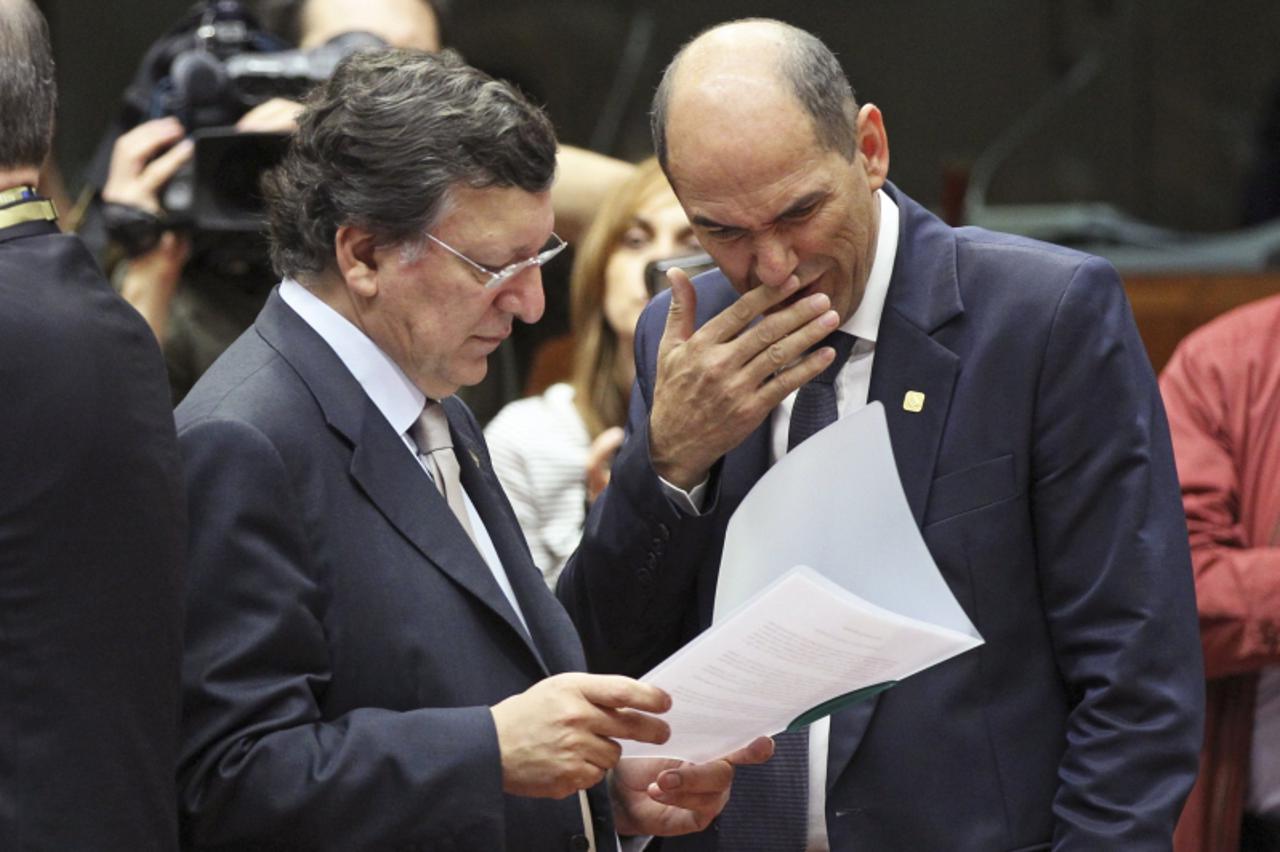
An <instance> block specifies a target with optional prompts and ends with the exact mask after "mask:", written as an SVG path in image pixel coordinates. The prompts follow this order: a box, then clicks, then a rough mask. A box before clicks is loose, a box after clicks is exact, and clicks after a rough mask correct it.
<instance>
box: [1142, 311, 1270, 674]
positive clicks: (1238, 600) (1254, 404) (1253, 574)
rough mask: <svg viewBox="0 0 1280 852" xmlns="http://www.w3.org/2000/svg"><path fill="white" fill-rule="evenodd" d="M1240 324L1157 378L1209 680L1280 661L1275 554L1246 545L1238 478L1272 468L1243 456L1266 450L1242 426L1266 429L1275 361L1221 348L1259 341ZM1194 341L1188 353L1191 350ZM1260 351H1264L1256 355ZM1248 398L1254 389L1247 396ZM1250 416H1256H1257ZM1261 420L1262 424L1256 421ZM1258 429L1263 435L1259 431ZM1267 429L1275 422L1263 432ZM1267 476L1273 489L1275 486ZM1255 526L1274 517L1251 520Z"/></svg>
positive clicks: (1261, 544) (1183, 353)
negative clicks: (1245, 338) (1248, 337)
mask: <svg viewBox="0 0 1280 852" xmlns="http://www.w3.org/2000/svg"><path fill="white" fill-rule="evenodd" d="M1257 331H1259V330H1258V329H1251V328H1243V327H1241V325H1240V324H1239V323H1237V324H1235V325H1231V326H1226V325H1224V326H1221V327H1220V328H1211V329H1206V332H1209V334H1207V335H1206V334H1203V333H1202V334H1201V335H1198V336H1197V337H1196V338H1193V339H1191V340H1188V341H1187V342H1186V343H1184V344H1183V345H1182V346H1181V347H1179V348H1178V350H1177V352H1175V353H1174V356H1173V358H1172V360H1170V362H1169V364H1168V365H1167V366H1166V368H1165V370H1164V372H1163V374H1162V375H1161V377H1160V388H1161V391H1162V392H1163V394H1164V399H1165V405H1166V406H1167V408H1168V413H1169V427H1170V429H1171V431H1172V433H1173V445H1174V449H1175V450H1176V451H1177V457H1178V475H1179V478H1180V479H1181V482H1182V505H1183V508H1184V509H1185V511H1186V515H1187V526H1188V528H1189V532H1190V536H1191V560H1192V563H1193V565H1194V567H1195V577H1196V596H1197V602H1198V605H1199V611H1200V632H1201V642H1202V643H1203V647H1204V655H1205V669H1206V674H1207V675H1208V676H1209V677H1211V678H1218V677H1225V676H1228V675H1235V674H1243V673H1247V672H1257V671H1258V670H1259V669H1260V668H1262V667H1263V666H1265V665H1274V664H1275V663H1276V662H1277V661H1280V635H1278V633H1277V630H1276V627H1275V624H1276V620H1277V616H1276V613H1278V612H1280V547H1277V546H1276V543H1275V542H1271V541H1265V540H1262V541H1258V540H1254V536H1253V535H1252V534H1251V532H1250V523H1249V519H1248V518H1247V516H1246V511H1247V510H1248V509H1252V508H1255V507H1253V506H1249V507H1248V508H1246V503H1247V500H1246V496H1245V494H1244V490H1245V489H1244V487H1243V482H1242V477H1247V476H1256V477H1262V478H1263V481H1265V478H1266V477H1268V475H1269V474H1268V473H1267V472H1266V468H1267V467H1269V466H1274V465H1275V463H1276V459H1274V458H1264V457H1249V456H1252V455H1253V454H1254V453H1256V451H1257V450H1256V448H1257V447H1260V446H1264V444H1263V442H1262V437H1263V436H1261V435H1258V436H1255V437H1254V440H1253V442H1252V443H1251V441H1250V435H1249V431H1250V426H1253V425H1255V422H1254V418H1260V419H1259V421H1258V422H1259V423H1266V422H1267V420H1268V419H1269V417H1268V415H1266V414H1263V412H1270V411H1272V410H1273V409H1274V406H1275V402H1274V401H1272V400H1271V399H1268V398H1267V397H1269V396H1270V393H1269V392H1267V391H1265V390H1264V388H1269V387H1271V386H1272V382H1274V378H1273V376H1274V375H1275V372H1276V368H1275V366H1274V362H1272V361H1270V360H1269V359H1268V360H1255V359H1254V358H1253V357H1251V353H1250V351H1249V348H1250V347H1247V346H1246V350H1245V351H1240V350H1239V349H1238V348H1237V347H1238V345H1239V342H1238V341H1236V340H1231V339H1229V338H1230V337H1233V336H1234V335H1237V334H1248V333H1250V332H1257ZM1193 342H1194V344H1195V345H1189V344H1192V343H1193ZM1264 351H1268V350H1264ZM1255 389H1256V390H1255ZM1255 412H1256V413H1255ZM1260 415H1261V417H1260ZM1264 428H1265V427H1264ZM1271 428H1274V422H1272V423H1271ZM1275 481H1276V480H1275V478H1274V477H1273V476H1272V478H1271V482H1273V483H1274V482H1275ZM1257 520H1261V523H1254V524H1252V526H1253V527H1255V528H1257V527H1263V526H1266V525H1267V524H1268V523H1271V524H1275V523H1280V518H1276V519H1257Z"/></svg>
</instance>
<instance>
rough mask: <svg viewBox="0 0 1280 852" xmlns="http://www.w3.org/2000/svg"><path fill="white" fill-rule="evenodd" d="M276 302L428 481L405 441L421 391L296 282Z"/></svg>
mask: <svg viewBox="0 0 1280 852" xmlns="http://www.w3.org/2000/svg"><path fill="white" fill-rule="evenodd" d="M280 298H281V299H283V300H284V303H285V304H286V305H288V306H289V307H290V308H292V309H293V311H294V312H295V313H296V314H297V315H298V316H300V317H302V321H303V322H305V323H306V324H307V325H309V326H311V328H312V329H314V330H315V333H316V334H318V335H320V337H321V338H322V339H323V340H324V342H325V343H327V344H329V348H330V349H332V350H333V351H334V354H336V355H337V356H338V360H340V361H342V363H343V365H344V366H345V367H346V368H347V369H348V370H349V371H350V372H351V375H352V376H354V377H355V380H356V381H357V382H359V383H360V387H361V388H363V389H364V392H365V393H366V394H368V396H369V399H370V400H372V401H373V404H374V406H376V407H377V409H378V410H379V411H381V412H382V416H383V417H385V418H387V422H388V423H390V424H391V428H392V429H394V430H395V431H396V433H397V434H398V435H399V436H400V440H402V441H403V442H404V445H405V449H406V450H407V451H408V452H410V453H412V455H413V458H414V459H415V460H416V461H417V463H418V464H419V465H420V466H421V467H422V470H423V472H424V473H426V474H427V475H428V476H430V473H428V472H427V467H426V462H425V461H424V460H423V459H422V457H421V456H420V455H419V454H418V445H417V444H416V443H414V441H413V439H412V438H410V437H409V427H411V426H412V425H413V424H414V423H416V422H417V420H418V415H419V414H421V413H422V408H423V406H424V405H426V403H427V398H426V396H425V395H424V394H423V393H422V391H420V390H418V388H417V386H416V385H414V384H413V382H411V381H409V377H408V376H406V375H405V374H404V371H403V370H401V369H400V367H399V365H397V364H396V362H395V361H392V360H391V358H390V356H388V355H387V353H385V352H383V351H382V350H381V349H379V348H378V346H377V344H375V343H374V342H373V341H372V340H370V339H369V338H368V337H367V336H366V335H365V333H364V332H362V331H361V330H360V329H358V328H356V327H355V326H354V325H352V324H351V322H350V321H349V320H347V318H346V317H344V316H342V314H340V313H338V312H337V311H335V310H334V309H333V308H331V307H329V306H328V305H326V304H325V303H324V302H323V301H321V300H320V298H319V297H318V296H316V295H315V294H314V293H312V292H311V291H310V290H308V289H307V288H306V287H303V286H302V285H301V284H299V283H298V282H297V281H294V280H293V279H292V278H286V279H284V281H282V282H281V283H280ZM462 493H463V498H464V499H465V501H466V504H467V516H468V517H469V518H470V519H471V530H472V531H473V532H474V533H475V541H476V548H477V549H478V550H479V551H480V555H481V556H482V557H483V558H484V561H485V564H487V565H488V566H489V570H490V571H491V572H493V579H494V580H496V581H497V582H498V587H499V588H501V589H502V593H503V594H504V595H506V597H507V600H508V601H509V602H510V603H511V607H512V609H514V610H515V612H516V617H517V618H519V619H520V623H521V624H522V625H523V626H524V629H525V632H526V633H528V632H529V625H528V624H527V623H525V620H524V613H523V612H522V611H521V609H520V604H519V602H518V601H517V600H516V594H515V591H514V590H513V589H512V588H511V580H510V579H509V578H508V577H507V572H506V569H504V568H503V567H502V560H501V559H499V558H498V551H497V549H495V548H494V546H493V539H492V538H490V537H489V531H488V530H487V529H485V526H484V521H482V520H481V519H480V513H479V512H477V511H476V507H475V504H473V503H472V502H471V496H470V495H469V494H467V493H466V488H463V490H462Z"/></svg>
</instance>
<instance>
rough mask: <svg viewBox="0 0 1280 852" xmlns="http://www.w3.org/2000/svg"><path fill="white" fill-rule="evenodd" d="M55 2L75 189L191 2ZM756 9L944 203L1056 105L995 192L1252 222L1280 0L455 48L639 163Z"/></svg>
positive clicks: (603, 34) (1209, 225)
mask: <svg viewBox="0 0 1280 852" xmlns="http://www.w3.org/2000/svg"><path fill="white" fill-rule="evenodd" d="M40 5H41V7H42V8H43V9H44V10H45V13H46V15H47V16H48V17H49V20H50V24H51V27H52V31H53V39H54V47H55V51H56V54H57V59H58V63H59V65H58V71H59V84H60V91H61V94H62V103H61V109H60V115H59V119H60V124H59V136H58V146H57V147H58V154H59V160H60V163H61V165H62V169H63V172H64V173H65V175H66V178H67V182H68V184H69V185H70V187H71V189H72V191H73V192H74V191H75V190H76V189H78V188H79V185H80V183H81V175H82V171H83V168H84V166H85V164H86V162H87V160H88V158H89V157H90V155H91V153H92V151H93V148H94V146H95V143H96V141H97V139H98V137H99V135H100V134H101V133H102V130H103V128H104V127H105V126H106V124H107V123H108V121H109V120H110V119H111V117H112V116H113V115H114V113H115V110H116V108H117V104H118V101H119V95H120V92H121V90H122V89H123V87H124V86H125V84H126V83H127V82H128V80H129V78H130V76H131V75H132V73H133V70H134V67H135V65H136V63H137V61H138V58H139V57H140V56H141V54H142V52H143V51H144V49H145V48H146V47H147V45H149V44H150V43H151V41H152V40H153V39H154V38H155V37H156V36H158V35H159V34H160V33H161V32H162V31H163V30H164V29H166V28H167V27H168V26H170V25H171V24H172V23H173V22H174V21H175V20H176V19H177V18H178V16H179V15H180V14H181V13H182V12H183V11H184V10H185V9H186V8H188V5H189V4H188V3H186V2H181V0H129V2H121V0H112V1H111V2H99V3H92V2H87V0H41V2H40ZM746 15H768V16H774V17H780V18H783V19H785V20H788V21H790V22H792V23H794V24H797V25H799V26H801V27H805V28H807V29H810V30H812V31H813V32H815V33H817V34H818V35H820V36H821V37H822V38H823V39H824V40H825V41H826V42H827V43H828V44H829V45H830V46H831V47H832V48H833V49H834V50H835V51H836V53H837V54H838V55H839V57H840V59H841V61H842V62H843V64H844V66H845V68H846V70H847V72H848V74H849V76H850V79H851V80H852V81H853V83H854V86H855V88H856V89H857V91H858V95H859V98H860V99H861V100H864V101H866V100H870V101H873V102H875V103H876V104H878V105H879V106H880V108H881V109H882V110H883V111H884V114H885V118H886V123H887V127H888V130H889V139H890V143H891V149H892V154H893V156H892V167H891V177H892V178H893V179H894V180H895V181H896V182H897V183H898V184H899V185H900V186H901V187H903V188H904V189H905V190H907V191H908V192H909V193H911V194H912V195H914V196H916V197H917V198H919V199H920V200H922V201H923V202H925V203H926V204H928V205H930V206H932V207H934V208H935V209H939V210H941V211H942V212H944V213H946V212H951V213H952V214H954V213H955V211H956V210H958V209H959V208H958V207H956V198H957V195H956V193H957V191H958V190H959V189H960V188H962V187H963V183H964V180H965V177H966V175H967V174H968V173H969V170H970V168H971V166H972V165H973V163H974V161H975V160H977V159H978V158H979V157H980V156H981V155H982V154H983V153H984V152H986V151H990V150H991V149H992V146H994V145H997V144H998V143H999V141H1000V140H1001V139H1002V137H1007V134H1009V133H1010V132H1011V131H1010V128H1012V127H1013V126H1014V125H1015V123H1017V122H1018V121H1019V119H1020V118H1022V117H1024V116H1026V115H1028V113H1029V112H1030V111H1032V110H1033V109H1037V104H1040V105H1041V106H1040V107H1039V108H1038V110H1039V112H1040V115H1041V117H1040V118H1039V119H1038V120H1035V121H1032V122H1030V123H1029V124H1028V125H1027V126H1026V127H1025V128H1024V129H1023V130H1022V131H1020V132H1018V133H1017V134H1016V136H1017V138H1016V141H1015V142H1014V143H1011V144H1007V145H1004V146H1002V147H1007V148H1008V154H1007V156H999V157H998V158H996V159H998V160H999V165H998V166H997V167H996V168H995V169H994V171H993V176H992V179H991V182H990V187H989V193H988V200H989V201H991V202H993V203H1005V202H1056V201H1064V200H1085V201H1108V202H1111V203H1113V204H1115V205H1116V206H1117V207H1119V208H1120V209H1121V210H1123V211H1125V212H1127V213H1129V214H1131V215H1133V216H1136V217H1137V218H1139V219H1142V220H1145V221H1150V222H1152V223H1154V224H1159V225H1163V226H1166V227H1172V228H1178V229H1187V230H1199V231H1221V230H1226V229H1231V228H1234V227H1237V226H1238V225H1239V224H1240V223H1241V221H1242V216H1243V212H1242V211H1243V204H1244V202H1243V196H1244V193H1245V190H1246V187H1247V184H1248V182H1249V180H1250V175H1251V170H1252V169H1253V168H1254V167H1255V163H1256V162H1257V158H1258V156H1259V133H1260V127H1261V123H1262V121H1263V116H1264V113H1265V111H1266V109H1267V106H1268V104H1269V102H1270V100H1271V99H1272V97H1273V92H1275V91H1276V87H1277V85H1278V84H1280V3H1277V2H1275V0H1220V2H1216V3H1207V2H1202V1H1200V0H971V2H965V3H955V2H943V0H933V2H923V0H894V2H885V0H880V2H875V1H874V0H868V2H863V3H852V2H843V1H842V0H822V2H814V0H808V2H742V0H737V2H728V0H686V2H675V0H654V2H642V0H543V2H537V3H530V2H514V0H505V2H504V0H486V2H475V0H455V2H454V11H453V19H452V22H451V23H452V27H451V32H450V34H449V42H450V44H452V45H453V46H454V47H456V48H458V49H459V50H461V51H462V53H463V54H464V55H465V56H466V57H467V58H468V59H469V60H470V61H471V62H472V63H474V64H476V65H478V66H480V67H482V68H484V69H486V70H488V71H490V72H491V73H494V74H496V75H499V76H505V77H508V78H510V79H513V80H515V81H516V82H518V83H520V84H521V85H522V86H523V87H524V88H525V89H526V90H527V91H529V92H530V93H531V94H533V95H534V96H535V97H536V98H537V99H539V100H540V101H542V102H543V103H545V104H546V105H547V107H548V108H549V111H550V113H551V115H552V117H553V118H554V120H555V122H556V125H557V127H558V129H559V131H560V134H561V137H562V139H563V140H564V141H566V142H571V143H575V144H578V145H583V146H587V147H591V148H594V149H596V150H600V151H603V152H605V153H610V154H614V155H617V156H620V157H624V158H627V159H637V158H639V157H642V156H644V155H646V154H648V153H649V140H648V133H647V127H646V124H645V121H646V118H645V109H646V107H647V104H648V99H649V95H650V93H651V92H652V89H653V86H654V85H655V83H656V80H657V77H658V74H659V73H660V71H661V69H662V67H663V65H664V64H665V63H666V61H667V60H668V59H669V58H670V56H671V54H672V53H673V52H674V50H675V49H676V48H677V47H678V46H679V45H680V44H681V43H682V42H683V41H684V40H685V39H687V38H688V37H689V36H690V35H692V34H694V33H696V32H697V31H698V30H699V29H701V28H703V27H705V26H707V25H709V24H711V23H715V22H717V21H721V20H726V19H728V18H731V17H741V16H746ZM1082 61H1083V62H1085V63H1086V64H1088V65H1089V67H1091V68H1092V69H1093V71H1092V73H1091V74H1088V75H1082V76H1083V77H1084V82H1083V84H1082V85H1080V86H1078V87H1077V88H1076V90H1075V91H1073V92H1072V93H1071V94H1069V95H1068V96H1066V97H1065V98H1060V99H1057V98H1051V99H1050V100H1049V101H1046V96H1047V93H1049V92H1050V91H1051V90H1052V89H1053V88H1054V87H1055V85H1057V84H1059V83H1060V81H1062V80H1063V79H1064V77H1065V75H1067V73H1068V71H1069V70H1070V69H1071V68H1073V67H1075V66H1077V64H1078V63H1080V62H1082ZM1050 102H1052V104H1053V106H1052V107H1049V106H1048V104H1049V103H1050ZM1024 120H1025V119H1024ZM1006 141H1008V140H1007V139H1006ZM952 218H955V216H954V215H952Z"/></svg>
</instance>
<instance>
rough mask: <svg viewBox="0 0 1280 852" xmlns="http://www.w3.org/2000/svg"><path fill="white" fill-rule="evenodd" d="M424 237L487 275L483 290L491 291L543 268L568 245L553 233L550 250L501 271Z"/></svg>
mask: <svg viewBox="0 0 1280 852" xmlns="http://www.w3.org/2000/svg"><path fill="white" fill-rule="evenodd" d="M426 236H427V239H429V240H431V242H433V243H435V244H436V245H438V246H440V248H442V249H444V250H445V251H447V252H449V254H451V255H453V256H454V257H456V258H459V259H460V260H463V261H465V262H466V263H467V264H468V265H469V266H471V267H473V268H474V269H476V270H479V271H480V272H483V273H484V274H485V275H488V276H489V280H488V281H486V282H484V288H485V289H486V290H492V289H493V288H495V287H500V286H502V284H503V283H505V282H507V281H510V280H511V279H512V278H515V277H516V276H517V275H519V274H520V273H521V272H524V271H525V270H526V269H529V268H531V267H534V266H543V265H544V264H546V262H547V261H549V260H551V258H553V257H555V256H556V255H558V254H559V253H560V252H562V251H564V250H565V248H567V247H568V245H569V244H568V243H566V242H565V241H564V240H562V239H560V236H559V235H558V234H555V233H554V232H553V233H552V234H551V239H553V240H555V241H556V244H555V245H553V246H552V247H551V248H549V249H543V250H542V251H540V252H538V253H537V254H535V255H534V256H533V257H526V258H525V259H524V260H517V261H516V262H515V263H508V264H507V265H506V266H504V267H502V268H501V269H494V268H493V267H492V266H485V265H484V264H483V263H476V262H475V261H474V260H472V259H471V258H469V257H467V256H466V255H465V254H463V253H462V252H460V251H458V250H457V249H456V248H454V247H453V246H451V245H449V244H448V243H446V242H445V241H444V240H442V239H440V238H439V237H436V236H432V235H431V234H427V235H426Z"/></svg>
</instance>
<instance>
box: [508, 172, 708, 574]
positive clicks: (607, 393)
mask: <svg viewBox="0 0 1280 852" xmlns="http://www.w3.org/2000/svg"><path fill="white" fill-rule="evenodd" d="M699 250H700V249H699V247H698V243H697V241H696V240H695V239H694V236H693V229H692V228H691V227H690V226H689V222H688V220H687V219H686V218H685V215H684V211H683V210H682V209H681V207H680V203H679V202H678V201H677V200H676V196H675V193H674V192H672V190H671V186H670V185H669V184H668V183H667V179H666V177H665V176H664V175H663V174H662V170H661V169H660V168H659V167H658V162H657V160H655V159H652V158H650V159H648V160H645V161H644V162H643V163H641V164H640V165H639V166H638V167H637V168H636V171H635V173H634V174H633V175H632V176H631V177H630V178H629V179H628V180H627V181H626V182H625V183H623V184H621V185H619V186H618V188H617V189H616V190H615V191H614V192H613V194H612V195H610V196H609V198H608V199H607V200H606V201H605V203H604V204H603V205H602V206H601V208H600V212H599V214H598V215H597V216H596V218H595V220H594V221H593V222H592V224H591V227H590V228H589V229H588V231H587V233H586V236H585V237H584V238H583V240H582V244H581V245H580V246H579V247H578V252H577V257H576V260H575V261H574V266H573V273H572V277H571V279H570V284H569V288H570V298H571V306H570V311H571V324H572V331H573V341H574V350H573V355H574V357H573V372H572V375H571V377H570V380H569V381H568V382H567V383H560V384H555V385H552V386H551V387H550V388H548V389H547V390H546V392H544V393H543V394H541V395H540V396H535V397H529V398H528V399H521V400H517V401H516V402H513V403H511V404H509V405H507V406H506V407H505V408H503V409H502V411H500V412H499V413H498V415H497V417H495V418H494V419H493V421H492V422H491V423H490V424H489V426H488V427H487V428H486V429H485V440H486V441H487V442H488V444H489V450H490V453H491V455H492V457H493V467H494V470H495V471H496V472H497V474H498V478H499V479H500V480H501V481H502V486H503V488H504V489H505V490H506V492H507V496H508V497H509V498H510V500H511V504H512V506H513V507H514V508H515V511H516V516H517V517H518V518H519V520H520V526H521V528H522V529H523V530H524V534H525V538H527V539H528V541H529V548H530V550H532V551H533V561H534V563H535V564H537V565H538V567H540V568H541V569H542V571H543V574H544V575H545V576H546V579H547V582H548V584H550V585H552V586H554V585H555V580H556V577H557V576H558V575H559V573H560V569H561V568H562V567H563V566H564V563H565V560H567V559H568V558H569V554H571V553H572V552H573V550H574V548H575V547H577V545H578V539H579V538H580V536H581V533H582V524H583V521H584V519H585V517H586V506H587V504H588V502H589V501H590V500H591V499H593V498H594V497H595V495H596V494H598V493H599V492H600V490H601V489H602V488H603V487H604V484H605V483H606V482H607V481H608V459H609V458H610V457H611V456H612V454H613V451H614V450H616V449H617V447H618V445H619V444H620V443H621V442H622V424H623V423H624V422H625V420H626V414H627V399H628V396H629V395H630V393H631V384H632V382H633V381H634V380H635V372H636V371H635V362H634V360H633V355H632V338H633V336H634V334H635V326H636V320H637V319H638V318H639V316H640V311H641V310H643V308H644V306H645V304H646V303H647V302H648V300H649V296H650V293H649V290H648V288H647V287H646V285H645V280H644V270H645V266H646V265H647V264H649V263H650V262H651V261H654V260H660V259H664V258H670V257H675V256H678V255H682V254H689V253H691V252H697V251H699Z"/></svg>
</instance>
